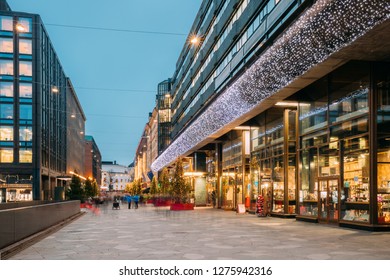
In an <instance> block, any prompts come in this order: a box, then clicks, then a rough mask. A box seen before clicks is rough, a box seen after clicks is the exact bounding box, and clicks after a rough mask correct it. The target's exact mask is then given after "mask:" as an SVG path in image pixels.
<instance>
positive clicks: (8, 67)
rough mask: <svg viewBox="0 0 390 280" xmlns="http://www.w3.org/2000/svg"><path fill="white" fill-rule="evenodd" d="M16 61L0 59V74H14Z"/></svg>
mask: <svg viewBox="0 0 390 280" xmlns="http://www.w3.org/2000/svg"><path fill="white" fill-rule="evenodd" d="M13 74H14V62H13V61H12V60H0V75H13Z"/></svg>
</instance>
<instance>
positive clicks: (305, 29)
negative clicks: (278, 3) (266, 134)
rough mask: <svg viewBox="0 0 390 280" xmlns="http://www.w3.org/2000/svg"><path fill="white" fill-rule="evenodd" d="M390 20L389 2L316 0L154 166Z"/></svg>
mask: <svg viewBox="0 0 390 280" xmlns="http://www.w3.org/2000/svg"><path fill="white" fill-rule="evenodd" d="M388 19H390V1H388V0H318V1H317V2H315V3H314V4H313V6H312V7H311V8H309V9H308V10H307V11H306V12H305V13H304V14H302V15H301V16H300V18H298V19H297V20H296V21H295V22H294V23H293V24H292V25H291V27H289V28H288V29H287V30H286V31H285V32H284V34H283V35H282V36H281V37H280V38H279V39H277V40H276V42H275V43H274V44H273V45H272V46H270V47H269V48H268V49H267V50H266V51H265V52H264V53H263V54H262V55H261V56H260V57H259V59H258V60H257V61H256V62H255V63H254V64H253V65H252V66H251V67H250V68H249V69H248V70H247V71H246V72H245V73H244V74H243V75H242V76H241V77H240V78H239V79H237V81H235V82H234V83H233V84H232V85H231V86H230V87H229V88H228V89H226V90H225V91H224V92H223V93H221V94H220V96H219V97H218V98H217V99H216V100H215V101H214V102H213V103H212V104H211V105H210V106H209V107H208V108H207V109H206V110H205V111H204V112H203V114H202V115H201V116H199V117H198V118H197V119H196V120H195V121H194V122H193V123H192V124H191V125H190V126H188V127H187V128H186V129H185V130H184V132H183V133H181V134H180V135H179V136H178V137H177V138H176V139H175V141H173V142H172V143H171V145H170V146H169V147H168V148H167V149H166V150H165V151H164V152H163V153H162V154H161V155H160V156H159V157H158V158H157V159H156V160H155V161H154V162H153V164H152V166H151V167H152V170H153V171H158V170H160V169H161V168H163V167H164V166H166V165H168V164H169V163H171V162H173V161H174V160H175V159H176V158H177V157H178V156H180V155H183V154H185V153H186V152H188V151H189V150H190V149H192V148H193V147H195V146H196V145H197V144H199V143H200V142H202V141H203V140H204V139H206V138H207V137H209V136H211V135H213V134H214V133H216V132H217V131H219V130H220V129H222V128H223V127H225V126H226V125H228V124H229V123H232V122H233V121H235V120H237V119H239V118H240V117H242V116H243V115H244V114H246V113H248V112H249V111H251V110H252V109H253V108H254V107H255V106H258V105H259V104H261V103H262V102H263V101H264V100H266V99H267V98H268V97H270V96H272V95H273V94H275V93H276V92H278V91H279V90H281V89H283V88H284V87H286V86H288V85H289V84H290V83H292V82H293V81H294V80H296V79H298V78H299V77H300V76H302V75H303V74H305V73H306V72H307V71H308V70H310V69H311V68H312V67H314V66H315V65H317V64H320V63H321V62H323V61H325V60H326V59H327V58H329V57H330V56H331V55H332V54H334V53H335V52H337V51H339V50H341V49H342V48H344V47H346V46H348V45H350V44H351V43H352V42H354V41H355V40H356V39H358V38H360V37H361V36H363V35H364V34H366V33H367V32H368V31H370V30H371V29H372V28H374V27H375V26H377V25H379V24H381V23H383V22H384V21H386V20H388Z"/></svg>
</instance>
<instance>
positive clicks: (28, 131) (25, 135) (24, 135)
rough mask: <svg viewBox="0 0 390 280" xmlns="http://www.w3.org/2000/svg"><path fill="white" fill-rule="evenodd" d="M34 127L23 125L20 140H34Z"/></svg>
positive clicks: (20, 130)
mask: <svg viewBox="0 0 390 280" xmlns="http://www.w3.org/2000/svg"><path fill="white" fill-rule="evenodd" d="M32 135H33V133H32V127H31V126H23V127H20V129H19V140H20V141H32Z"/></svg>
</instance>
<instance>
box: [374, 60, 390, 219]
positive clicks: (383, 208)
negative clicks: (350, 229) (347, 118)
mask: <svg viewBox="0 0 390 280" xmlns="http://www.w3.org/2000/svg"><path fill="white" fill-rule="evenodd" d="M378 73H379V75H378V80H377V82H376V86H377V94H378V95H377V97H378V108H377V109H378V110H377V112H378V117H377V122H378V141H377V142H378V153H377V161H378V166H377V185H378V189H377V191H378V195H377V200H378V223H379V224H390V131H389V129H388V127H389V126H390V71H389V64H383V65H380V66H379V67H378Z"/></svg>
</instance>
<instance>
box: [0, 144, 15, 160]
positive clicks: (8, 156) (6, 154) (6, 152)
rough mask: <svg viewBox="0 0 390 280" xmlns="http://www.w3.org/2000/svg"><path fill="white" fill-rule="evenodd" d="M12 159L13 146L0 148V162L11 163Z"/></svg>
mask: <svg viewBox="0 0 390 280" xmlns="http://www.w3.org/2000/svg"><path fill="white" fill-rule="evenodd" d="M13 161H14V149H13V148H0V162H1V163H12V162H13Z"/></svg>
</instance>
